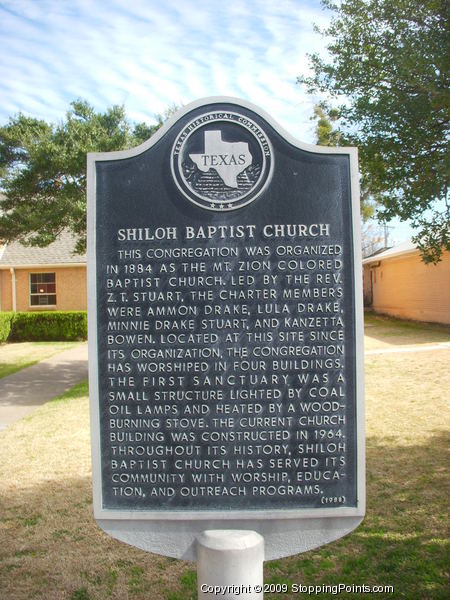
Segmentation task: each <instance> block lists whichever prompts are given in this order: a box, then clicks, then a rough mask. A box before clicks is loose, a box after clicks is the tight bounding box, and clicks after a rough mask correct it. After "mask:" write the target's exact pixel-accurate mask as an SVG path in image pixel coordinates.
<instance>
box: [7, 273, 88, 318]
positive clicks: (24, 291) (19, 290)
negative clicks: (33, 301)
mask: <svg viewBox="0 0 450 600" xmlns="http://www.w3.org/2000/svg"><path fill="white" fill-rule="evenodd" d="M15 273H16V303H17V310H18V311H29V310H86V307H87V296H86V267H84V266H83V267H64V268H61V267H48V268H47V267H46V268H44V267H41V268H37V269H15ZM30 273H55V274H56V306H51V307H50V306H33V307H31V306H30ZM11 277H12V276H11V274H10V272H9V269H8V270H3V271H1V279H0V283H1V309H2V310H4V311H6V310H12V309H13V306H12V285H11Z"/></svg>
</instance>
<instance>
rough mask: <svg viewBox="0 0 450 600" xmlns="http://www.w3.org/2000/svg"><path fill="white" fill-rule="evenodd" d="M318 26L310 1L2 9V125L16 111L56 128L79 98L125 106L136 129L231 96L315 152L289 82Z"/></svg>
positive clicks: (93, 3)
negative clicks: (174, 108) (172, 110)
mask: <svg viewBox="0 0 450 600" xmlns="http://www.w3.org/2000/svg"><path fill="white" fill-rule="evenodd" d="M324 18H325V17H324V13H323V12H322V11H321V10H320V5H319V3H318V1H316V0H227V2H222V1H219V0H197V1H196V2H194V1H193V0H191V1H189V2H185V1H183V2H180V1H179V0H165V1H164V2H162V1H160V0H133V1H132V2H130V1H126V0H109V1H108V2H105V1H102V0H72V1H71V2H61V1H60V0H40V1H39V2H35V1H34V0H14V1H13V0H7V1H6V2H3V3H2V4H1V5H0V35H1V37H2V47H3V51H2V53H1V55H0V97H1V99H2V101H1V103H0V123H4V122H6V120H7V118H8V116H10V115H13V114H15V113H17V112H18V111H23V112H25V113H27V114H31V115H34V116H36V117H42V118H45V119H49V120H57V119H59V118H61V117H62V116H63V115H64V113H65V111H66V110H67V108H68V105H69V102H70V101H72V100H74V99H75V98H78V97H83V98H86V99H87V100H88V101H89V102H91V103H92V104H93V105H94V106H95V107H96V108H97V109H105V108H106V107H107V106H110V105H112V104H118V103H119V104H122V103H124V104H125V105H126V109H127V113H128V115H129V116H130V118H131V119H133V120H136V121H140V120H153V118H154V115H155V114H156V113H161V112H164V110H165V109H166V108H167V107H168V106H169V105H171V104H173V103H177V104H180V103H187V102H190V101H192V100H195V99H198V98H199V97H204V96H216V95H229V96H235V97H241V98H244V99H246V100H250V101H251V102H254V103H255V104H257V105H260V106H261V107H262V108H264V109H265V110H266V111H267V112H269V113H270V114H271V115H272V116H273V117H274V118H275V119H276V120H277V121H279V122H280V123H281V124H282V125H283V126H284V127H285V128H286V129H288V130H289V131H290V132H291V133H293V134H294V135H297V136H298V137H302V138H303V139H304V141H312V138H311V125H310V123H309V117H310V115H311V112H312V101H311V98H309V97H306V96H305V94H304V91H303V90H302V89H301V88H300V87H299V86H298V85H296V83H295V82H296V77H297V76H298V75H299V74H300V73H302V72H304V71H305V69H306V68H307V60H306V52H311V51H314V50H320V48H321V45H322V44H323V42H322V40H321V38H320V36H317V35H316V34H314V33H313V31H312V21H316V22H318V23H322V22H323V21H324ZM305 132H306V133H305ZM305 136H306V137H307V136H309V139H306V137H305Z"/></svg>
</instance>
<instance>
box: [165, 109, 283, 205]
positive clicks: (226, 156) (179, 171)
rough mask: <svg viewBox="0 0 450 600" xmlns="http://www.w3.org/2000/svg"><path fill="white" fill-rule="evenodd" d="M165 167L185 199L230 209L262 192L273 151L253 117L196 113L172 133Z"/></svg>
mask: <svg viewBox="0 0 450 600" xmlns="http://www.w3.org/2000/svg"><path fill="white" fill-rule="evenodd" d="M171 168H172V174H173V177H174V180H175V183H176V184H177V186H178V189H179V190H180V191H181V192H182V193H183V195H184V196H185V197H186V198H188V199H189V200H190V201H191V202H193V203H194V204H196V205H198V206H201V207H202V208H206V209H208V210H217V211H224V210H234V209H236V208H240V207H242V206H245V205H247V204H249V203H250V202H252V201H253V200H255V199H256V198H257V197H258V196H259V195H260V194H261V193H262V192H263V191H264V189H265V188H266V186H267V184H268V183H269V180H270V175H271V173H272V168H273V153H272V148H271V145H270V142H269V140H268V139H267V136H266V134H265V133H264V132H263V131H262V129H261V128H260V127H259V126H258V125H257V124H256V123H255V122H254V121H253V120H251V119H249V118H248V117H246V116H244V115H241V114H238V113H230V112H225V111H215V112H210V113H206V114H203V115H200V116H199V117H196V118H195V119H193V120H192V121H191V122H190V123H188V124H187V126H186V127H185V128H184V129H183V130H182V131H181V133H180V134H179V135H178V136H177V138H176V140H175V143H174V145H173V148H172V154H171Z"/></svg>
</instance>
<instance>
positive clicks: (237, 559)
mask: <svg viewBox="0 0 450 600" xmlns="http://www.w3.org/2000/svg"><path fill="white" fill-rule="evenodd" d="M263 563H264V538H263V537H262V536H261V535H259V533H256V531H240V530H235V531H233V530H223V529H216V530H210V531H203V532H202V533H201V534H200V535H199V536H197V581H198V598H199V600H206V599H207V598H214V599H215V600H217V598H223V599H224V600H234V599H239V600H262V598H263Z"/></svg>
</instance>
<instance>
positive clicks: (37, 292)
mask: <svg viewBox="0 0 450 600" xmlns="http://www.w3.org/2000/svg"><path fill="white" fill-rule="evenodd" d="M55 304H56V273H30V306H54V305H55Z"/></svg>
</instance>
